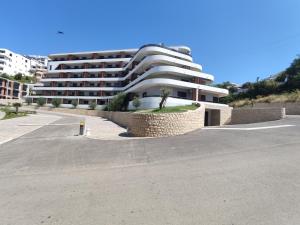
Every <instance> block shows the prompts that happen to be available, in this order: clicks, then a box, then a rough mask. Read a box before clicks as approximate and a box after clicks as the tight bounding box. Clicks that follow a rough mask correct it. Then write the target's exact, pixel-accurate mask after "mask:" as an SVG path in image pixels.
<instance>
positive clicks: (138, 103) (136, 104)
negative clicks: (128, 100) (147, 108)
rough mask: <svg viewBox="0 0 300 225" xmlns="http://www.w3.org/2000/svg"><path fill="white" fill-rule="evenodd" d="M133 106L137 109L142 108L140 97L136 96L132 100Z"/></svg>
mask: <svg viewBox="0 0 300 225" xmlns="http://www.w3.org/2000/svg"><path fill="white" fill-rule="evenodd" d="M132 105H133V106H134V108H135V109H138V107H140V106H141V101H140V99H139V97H137V96H135V97H134V98H133V100H132Z"/></svg>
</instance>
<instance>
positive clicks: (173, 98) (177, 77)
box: [32, 44, 228, 108]
mask: <svg viewBox="0 0 300 225" xmlns="http://www.w3.org/2000/svg"><path fill="white" fill-rule="evenodd" d="M49 58H50V61H49V63H48V72H47V74H46V75H45V77H44V78H43V79H42V80H41V82H42V83H43V86H42V87H34V88H33V91H34V92H35V93H36V95H35V96H32V97H33V98H34V99H36V98H39V97H44V98H46V99H47V103H48V104H51V101H52V99H54V98H59V99H61V100H62V106H65V107H71V106H72V105H71V102H72V100H74V99H75V100H77V101H78V103H79V107H81V108H87V107H88V104H89V103H90V102H91V101H95V102H96V103H97V104H98V105H99V106H103V105H105V104H107V103H108V101H110V99H112V98H113V97H114V96H115V95H116V94H118V93H120V92H125V93H133V95H138V96H139V97H140V100H141V107H140V108H157V107H158V104H159V101H160V99H161V98H160V94H161V89H162V88H168V89H169V90H170V91H171V93H170V97H169V98H168V99H167V105H168V106H174V105H187V104H191V103H193V102H205V103H206V104H207V105H214V106H216V105H222V104H218V102H219V97H223V96H226V95H227V94H228V90H225V89H221V88H216V87H212V86H209V85H210V84H211V83H212V81H213V80H214V77H213V76H212V75H210V74H206V73H203V72H202V66H201V65H199V64H197V63H194V62H193V59H192V56H191V50H190V49H189V48H188V47H186V46H176V47H165V46H162V45H154V44H150V45H144V46H142V47H141V48H139V49H123V50H108V51H91V52H74V53H61V54H52V55H50V56H49ZM222 106H226V105H222ZM129 107H132V106H131V103H130V104H129Z"/></svg>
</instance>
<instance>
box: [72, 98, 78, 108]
mask: <svg viewBox="0 0 300 225" xmlns="http://www.w3.org/2000/svg"><path fill="white" fill-rule="evenodd" d="M71 104H72V105H73V108H74V109H76V108H77V106H78V100H76V99H74V100H72V102H71Z"/></svg>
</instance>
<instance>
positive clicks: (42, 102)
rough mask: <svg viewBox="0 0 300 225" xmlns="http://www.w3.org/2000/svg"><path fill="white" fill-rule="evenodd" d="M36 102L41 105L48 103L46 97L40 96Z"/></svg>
mask: <svg viewBox="0 0 300 225" xmlns="http://www.w3.org/2000/svg"><path fill="white" fill-rule="evenodd" d="M36 104H37V105H38V106H40V107H42V106H44V105H45V104H46V99H45V98H38V99H37V100H36Z"/></svg>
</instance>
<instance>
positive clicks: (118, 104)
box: [107, 93, 128, 111]
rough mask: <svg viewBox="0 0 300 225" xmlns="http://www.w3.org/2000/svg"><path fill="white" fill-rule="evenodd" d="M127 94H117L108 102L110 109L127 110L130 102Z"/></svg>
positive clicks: (108, 108)
mask: <svg viewBox="0 0 300 225" xmlns="http://www.w3.org/2000/svg"><path fill="white" fill-rule="evenodd" d="M126 98H127V96H126V94H125V93H120V94H117V95H116V96H115V97H114V98H113V99H112V100H111V101H110V102H109V103H108V104H107V110H108V111H125V110H126V109H127V104H128V102H127V101H126Z"/></svg>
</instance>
